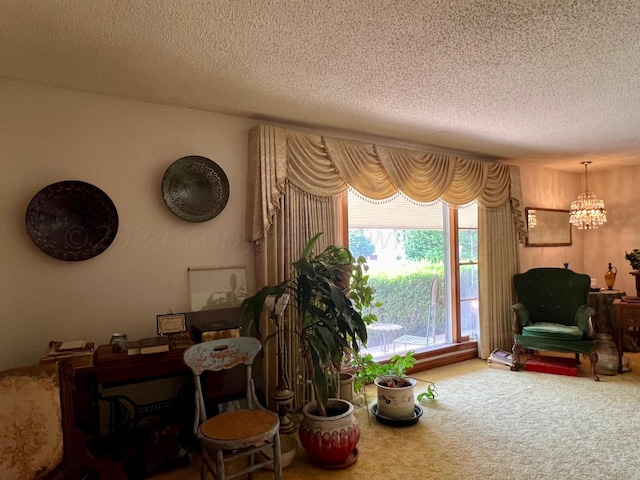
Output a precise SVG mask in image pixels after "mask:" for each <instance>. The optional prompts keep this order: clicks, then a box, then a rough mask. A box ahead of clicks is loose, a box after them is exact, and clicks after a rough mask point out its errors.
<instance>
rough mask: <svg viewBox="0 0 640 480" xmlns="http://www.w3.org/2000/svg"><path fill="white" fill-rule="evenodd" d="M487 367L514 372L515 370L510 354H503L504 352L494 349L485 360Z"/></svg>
mask: <svg viewBox="0 0 640 480" xmlns="http://www.w3.org/2000/svg"><path fill="white" fill-rule="evenodd" d="M487 365H488V366H489V368H498V369H501V370H515V369H516V361H515V358H514V356H513V353H511V352H505V351H504V350H500V349H498V348H496V349H495V350H494V351H493V352H491V354H490V355H489V358H487Z"/></svg>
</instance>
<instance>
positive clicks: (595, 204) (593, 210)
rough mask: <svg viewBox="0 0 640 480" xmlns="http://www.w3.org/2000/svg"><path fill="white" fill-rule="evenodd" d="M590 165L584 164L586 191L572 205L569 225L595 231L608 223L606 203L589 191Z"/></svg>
mask: <svg viewBox="0 0 640 480" xmlns="http://www.w3.org/2000/svg"><path fill="white" fill-rule="evenodd" d="M590 163H591V162H582V164H583V165H584V179H585V187H584V188H585V189H584V192H583V193H581V194H580V195H578V199H577V200H574V201H573V202H572V203H571V213H570V214H569V223H571V224H572V225H575V226H576V227H578V229H579V230H593V229H595V228H598V227H599V226H600V225H602V224H603V223H605V222H606V221H607V211H606V210H605V209H604V202H603V201H602V200H600V199H599V198H598V197H597V196H596V194H595V193H594V192H590V191H589V177H588V176H587V165H589V164H590Z"/></svg>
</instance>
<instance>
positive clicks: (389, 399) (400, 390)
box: [373, 377, 417, 420]
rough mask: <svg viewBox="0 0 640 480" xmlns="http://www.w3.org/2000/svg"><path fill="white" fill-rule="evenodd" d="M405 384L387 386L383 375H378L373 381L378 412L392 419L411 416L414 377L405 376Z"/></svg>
mask: <svg viewBox="0 0 640 480" xmlns="http://www.w3.org/2000/svg"><path fill="white" fill-rule="evenodd" d="M403 380H404V383H405V386H401V387H389V386H387V385H386V384H387V379H386V378H385V377H378V378H376V379H375V380H374V382H373V383H375V385H376V390H377V392H378V414H379V415H382V416H383V417H386V418H390V419H392V420H406V419H408V418H411V417H413V414H414V412H415V408H416V406H415V401H414V396H413V389H414V387H415V385H416V383H417V382H416V379H415V378H411V377H405V378H404V379H403Z"/></svg>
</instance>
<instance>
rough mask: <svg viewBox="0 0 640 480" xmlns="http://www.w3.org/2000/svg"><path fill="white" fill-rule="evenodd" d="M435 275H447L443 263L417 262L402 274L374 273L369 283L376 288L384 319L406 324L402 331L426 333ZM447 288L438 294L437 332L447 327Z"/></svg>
mask: <svg viewBox="0 0 640 480" xmlns="http://www.w3.org/2000/svg"><path fill="white" fill-rule="evenodd" d="M435 276H438V277H440V279H443V278H444V266H443V265H433V264H430V263H428V262H420V263H416V264H415V265H413V266H412V267H409V268H407V269H405V270H403V272H402V273H398V274H394V275H388V274H386V273H379V274H372V275H371V276H370V278H369V283H370V284H371V285H372V287H373V288H374V289H375V298H376V302H380V303H381V304H382V306H380V307H378V308H375V314H376V315H377V317H378V319H379V320H380V321H381V322H387V323H397V324H399V325H403V326H404V330H403V333H406V334H408V335H426V325H427V319H428V317H429V307H430V304H431V298H430V295H431V282H432V281H433V278H434V277H435ZM444 293H445V292H444V288H441V289H440V292H439V293H438V308H437V313H436V332H443V331H444V330H445V309H444V308H445V307H444V305H445V303H444Z"/></svg>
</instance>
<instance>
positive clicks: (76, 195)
mask: <svg viewBox="0 0 640 480" xmlns="http://www.w3.org/2000/svg"><path fill="white" fill-rule="evenodd" d="M26 224H27V232H28V233H29V236H30V237H31V240H33V242H34V243H35V244H36V245H37V246H38V248H40V250H42V251H43V252H45V253H46V254H47V255H51V256H52V257H54V258H58V259H60V260H66V261H80V260H87V259H89V258H92V257H95V256H96V255H99V254H101V253H102V252H104V251H105V250H106V249H107V248H108V247H109V245H111V243H112V242H113V240H114V239H115V237H116V233H117V232H118V212H117V210H116V207H115V205H114V204H113V202H112V201H111V199H110V198H109V196H108V195H107V194H106V193H104V192H103V191H102V190H100V189H99V188H98V187H96V186H94V185H91V184H89V183H85V182H80V181H77V180H66V181H63V182H57V183H52V184H51V185H49V186H48V187H45V188H43V189H42V190H40V191H39V192H38V193H37V194H36V195H35V196H34V197H33V198H32V199H31V202H30V203H29V206H28V207H27V214H26Z"/></svg>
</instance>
